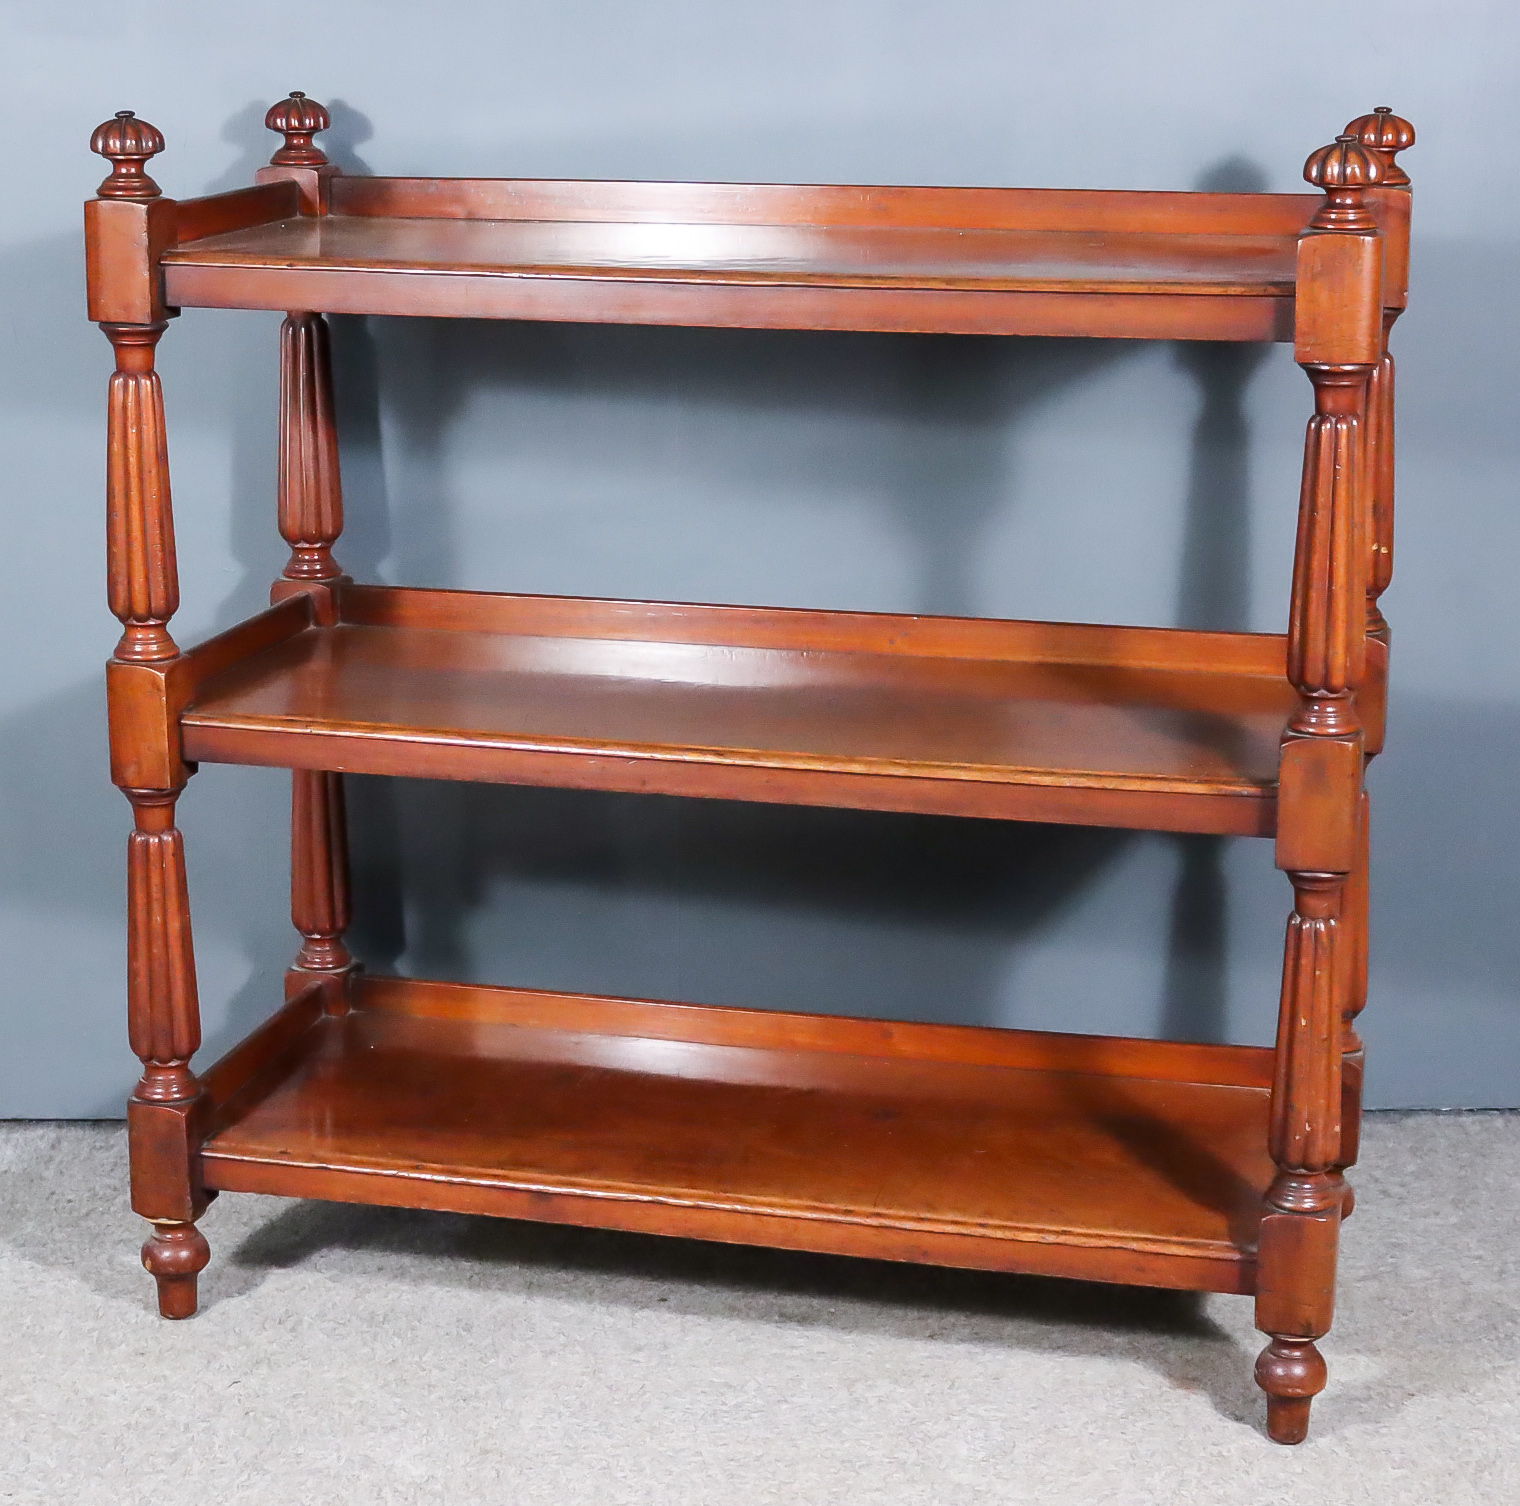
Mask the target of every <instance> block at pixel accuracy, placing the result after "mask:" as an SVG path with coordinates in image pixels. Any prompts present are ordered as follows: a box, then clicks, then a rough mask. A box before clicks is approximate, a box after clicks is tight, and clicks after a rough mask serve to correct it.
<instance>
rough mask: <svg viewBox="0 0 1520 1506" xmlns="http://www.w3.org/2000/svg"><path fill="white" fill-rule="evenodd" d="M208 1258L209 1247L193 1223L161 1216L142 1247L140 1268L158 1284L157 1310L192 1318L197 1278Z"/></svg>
mask: <svg viewBox="0 0 1520 1506" xmlns="http://www.w3.org/2000/svg"><path fill="white" fill-rule="evenodd" d="M210 1259H211V1246H210V1245H208V1244H207V1243H206V1236H205V1235H204V1234H202V1233H201V1231H200V1230H199V1229H197V1228H196V1227H195V1225H194V1224H181V1223H172V1222H170V1221H168V1220H166V1219H160V1220H158V1221H157V1222H156V1223H155V1224H154V1225H153V1233H152V1234H151V1235H149V1237H148V1240H147V1242H146V1243H145V1244H144V1245H143V1247H142V1263H143V1269H144V1270H146V1271H147V1272H148V1273H149V1274H150V1275H151V1276H152V1277H153V1279H154V1280H155V1281H156V1282H157V1283H158V1311H159V1314H160V1316H162V1317H165V1318H193V1317H194V1316H195V1310H196V1306H197V1303H198V1298H197V1293H196V1278H197V1277H198V1276H199V1275H200V1273H201V1272H202V1271H203V1270H205V1269H206V1263H207V1261H209V1260H210Z"/></svg>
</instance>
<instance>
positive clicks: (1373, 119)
mask: <svg viewBox="0 0 1520 1506" xmlns="http://www.w3.org/2000/svg"><path fill="white" fill-rule="evenodd" d="M1346 130H1347V133H1348V134H1349V135H1352V136H1355V137H1356V139H1357V140H1358V141H1360V142H1361V143H1362V145H1363V146H1365V147H1367V148H1368V149H1369V150H1371V151H1374V152H1376V153H1377V155H1378V160H1379V161H1380V162H1381V163H1382V167H1383V182H1384V183H1385V184H1393V185H1397V186H1402V185H1404V184H1406V183H1408V182H1409V174H1408V173H1406V172H1405V171H1404V169H1403V168H1402V167H1400V166H1399V164H1398V163H1397V162H1396V161H1394V158H1395V157H1396V156H1397V155H1398V154H1399V153H1400V152H1402V151H1403V150H1404V148H1405V147H1408V146H1413V145H1414V127H1413V126H1412V125H1410V123H1409V122H1408V121H1407V120H1404V119H1402V118H1401V117H1399V116H1397V115H1395V114H1394V113H1393V111H1392V110H1390V109H1389V108H1388V106H1387V105H1379V106H1378V107H1377V109H1375V110H1374V111H1373V112H1372V114H1370V115H1358V116H1357V118H1356V119H1355V120H1353V121H1352V122H1351V124H1350V125H1348V126H1347V127H1346Z"/></svg>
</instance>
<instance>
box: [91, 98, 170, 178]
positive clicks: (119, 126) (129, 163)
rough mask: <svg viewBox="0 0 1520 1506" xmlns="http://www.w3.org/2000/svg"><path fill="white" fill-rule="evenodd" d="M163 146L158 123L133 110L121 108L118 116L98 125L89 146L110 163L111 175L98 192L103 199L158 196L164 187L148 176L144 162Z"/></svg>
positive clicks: (157, 152)
mask: <svg viewBox="0 0 1520 1506" xmlns="http://www.w3.org/2000/svg"><path fill="white" fill-rule="evenodd" d="M163 149H164V138H163V133H162V132H161V131H160V130H159V129H158V127H157V126H154V125H149V124H148V122H147V121H146V120H139V119H138V118H137V117H136V116H135V115H134V114H133V113H132V112H131V111H130V110H118V111H117V112H116V115H115V118H114V119H112V120H108V121H106V123H105V124H104V125H98V126H96V127H95V134H94V135H93V136H91V137H90V150H91V151H92V152H99V153H100V155H101V156H102V157H105V158H107V159H109V161H110V163H111V176H110V177H109V178H107V179H106V180H105V182H104V183H102V184H101V185H100V187H99V188H97V189H96V190H95V192H96V193H97V194H98V195H99V196H100V197H101V198H102V199H156V198H159V197H160V196H161V195H162V193H163V189H161V188H160V187H159V186H158V184H157V183H155V182H154V181H153V179H152V178H150V177H149V176H148V173H147V169H146V167H145V166H144V164H145V163H146V162H147V160H148V158H149V157H156V156H157V155H158V154H159V153H160V152H161V151H163Z"/></svg>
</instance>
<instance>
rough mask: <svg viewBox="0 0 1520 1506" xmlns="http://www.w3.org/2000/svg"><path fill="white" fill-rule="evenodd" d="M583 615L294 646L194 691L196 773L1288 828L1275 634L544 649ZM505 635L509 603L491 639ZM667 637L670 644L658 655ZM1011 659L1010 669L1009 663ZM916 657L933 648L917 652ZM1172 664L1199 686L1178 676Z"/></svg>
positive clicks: (894, 622)
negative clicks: (1214, 639)
mask: <svg viewBox="0 0 1520 1506" xmlns="http://www.w3.org/2000/svg"><path fill="white" fill-rule="evenodd" d="M411 594H413V593H409V592H404V591H395V592H391V593H386V596H385V598H384V599H385V600H386V601H387V602H388V603H389V605H383V604H381V602H380V600H379V599H378V598H379V595H380V593H376V592H373V591H366V592H364V593H345V595H344V601H345V603H347V602H352V601H356V600H357V601H358V602H359V603H360V604H361V607H360V610H361V615H368V616H370V617H371V618H379V619H380V620H385V619H386V618H387V617H395V618H397V619H398V620H402V621H408V622H411V621H419V620H420V621H424V622H425V621H428V620H430V618H429V604H426V603H424V604H419V605H418V606H416V607H411V606H408V605H406V604H405V603H404V598H406V597H408V596H410V595H411ZM422 594H426V595H428V596H430V597H431V599H432V604H436V605H438V606H439V607H440V608H441V612H442V616H441V617H440V618H434V619H431V620H444V621H446V620H449V619H450V617H452V618H453V619H454V620H459V619H461V618H465V619H466V620H467V619H468V615H469V608H468V607H467V606H466V605H465V604H464V603H463V602H461V601H458V600H457V599H455V600H454V601H450V600H447V599H446V597H445V593H422ZM574 606H575V604H574V603H571V602H566V601H563V600H562V601H559V602H557V603H556V602H552V601H540V602H537V603H532V602H526V601H524V602H521V603H520V614H521V615H520V622H521V625H522V626H524V627H526V628H528V631H527V632H519V633H506V632H472V631H464V630H460V631H441V630H438V629H433V628H427V627H411V626H406V627H401V626H394V627H391V626H387V627H378V626H368V625H358V624H350V625H340V626H338V627H336V628H333V629H317V630H313V631H309V632H307V633H303V634H300V635H298V636H296V637H293V638H288V639H285V640H284V641H282V642H280V643H278V644H276V645H275V646H274V647H272V648H271V649H270V650H269V651H268V652H266V653H265V654H263V655H261V656H259V657H258V658H256V659H250V660H247V661H245V662H244V663H242V664H241V665H239V666H237V667H235V668H233V669H231V670H229V671H228V672H227V673H226V674H224V675H222V676H220V677H218V678H217V679H216V680H215V681H212V682H210V683H207V684H205V685H204V686H203V687H202V688H201V689H200V691H199V692H198V694H197V696H196V698H195V702H194V704H193V705H192V706H191V708H190V709H189V710H188V711H187V712H186V713H185V716H184V719H183V725H184V730H185V737H186V750H187V756H188V757H191V758H194V759H197V760H205V761H212V762H217V761H236V762H255V763H265V762H267V763H273V764H276V765H285V766H289V765H291V764H295V765H296V766H297V767H309V768H325V769H336V770H340V771H345V772H368V773H399V772H402V771H403V769H404V770H407V771H409V772H412V773H420V772H425V773H427V774H429V775H431V776H434V777H443V778H465V779H470V778H474V779H481V778H485V779H496V780H504V781H511V782H518V783H533V784H555V785H563V786H567V787H587V786H591V787H599V788H633V789H638V790H660V791H664V792H666V793H683V794H696V795H708V796H718V797H726V798H741V799H752V800H754V799H758V800H767V799H770V800H775V799H778V798H780V799H785V800H795V801H800V802H802V803H811V804H840V805H852V806H857V807H860V808H867V809H873V808H886V809H928V810H937V811H941V812H944V813H947V814H981V815H999V816H1005V817H1011V818H1013V819H1040V815H1041V814H1044V813H1047V812H1048V813H1055V814H1057V817H1058V819H1062V820H1069V821H1077V822H1083V823H1086V824H1120V823H1123V824H1128V823H1129V822H1131V821H1134V822H1138V823H1152V824H1161V823H1165V824H1167V826H1168V827H1169V828H1170V827H1171V826H1172V824H1173V823H1176V824H1178V825H1182V826H1183V829H1191V830H1212V831H1225V832H1230V831H1240V830H1245V831H1247V832H1258V833H1259V832H1261V831H1262V830H1263V828H1264V826H1266V829H1268V830H1270V826H1269V825H1268V823H1270V821H1271V817H1272V802H1273V795H1274V793H1275V789H1274V786H1275V778H1276V772H1277V763H1278V754H1277V745H1278V741H1279V739H1280V736H1281V729H1282V725H1283V721H1284V720H1285V718H1286V717H1287V715H1288V713H1289V712H1290V711H1291V709H1292V707H1293V695H1292V691H1291V688H1290V687H1289V686H1288V685H1287V683H1286V682H1285V681H1284V680H1283V679H1282V678H1280V677H1279V675H1274V674H1271V673H1270V672H1266V666H1267V665H1270V664H1272V663H1276V664H1278V665H1280V664H1281V662H1282V661H1281V657H1280V656H1281V653H1282V645H1281V640H1280V639H1275V640H1274V639H1262V640H1255V639H1252V638H1250V637H1247V636H1245V635H1240V636H1238V637H1235V638H1230V637H1229V636H1228V635H1220V647H1221V649H1222V651H1223V652H1224V653H1225V654H1227V655H1233V656H1234V657H1235V660H1236V662H1238V663H1240V664H1241V665H1242V666H1243V668H1242V670H1240V671H1236V672H1230V670H1228V669H1223V668H1222V667H1221V668H1216V669H1215V670H1213V671H1212V672H1211V671H1210V670H1208V669H1205V668H1203V667H1202V665H1201V663H1200V662H1199V658H1198V650H1199V645H1198V644H1197V643H1196V642H1193V643H1189V642H1188V641H1187V639H1188V635H1186V634H1181V633H1177V634H1170V635H1167V634H1160V633H1156V632H1154V631H1148V630H1130V629H1124V628H1087V629H1076V628H1064V627H1062V626H1061V625H1056V624H1018V623H1001V624H966V625H965V629H966V630H965V632H964V639H965V642H966V645H967V655H968V656H967V657H965V658H955V657H951V656H950V654H949V653H947V652H945V650H947V649H949V648H951V647H953V644H954V642H955V641H956V634H957V629H958V627H959V625H958V624H957V623H956V622H955V621H954V620H953V619H937V620H936V619H922V618H920V619H907V618H890V617H882V618H879V619H870V618H865V617H859V618H856V619H855V620H854V622H853V623H851V622H848V621H838V622H836V623H835V625H834V628H833V631H832V636H833V638H834V640H835V642H837V643H839V644H840V645H841V647H840V648H839V649H838V650H835V649H832V648H828V649H825V648H823V647H815V648H812V649H809V648H808V647H807V646H806V641H805V636H804V635H805V633H806V631H807V627H806V621H805V619H806V618H808V617H809V616H814V615H821V614H787V613H779V612H770V611H764V610H761V609H742V610H734V609H730V610H726V611H725V610H724V609H701V608H697V609H688V608H684V607H676V606H667V607H659V606H657V605H656V604H652V603H586V604H585V607H584V611H585V623H586V624H587V625H588V626H589V625H591V624H595V623H597V622H598V621H608V622H613V623H617V620H618V619H619V618H621V619H622V621H621V622H620V623H617V627H618V631H619V632H620V636H619V637H617V638H600V637H579V636H576V637H570V636H566V637H558V636H555V637H551V636H544V635H540V634H537V633H534V632H533V631H532V629H533V628H534V627H547V626H548V625H549V624H550V623H551V622H552V621H553V620H554V619H555V617H557V616H563V615H564V614H566V613H567V612H569V611H571V610H573V609H574ZM345 610H347V607H346V606H345ZM511 615H512V613H511V607H510V606H509V605H508V604H505V603H502V604H498V606H497V607H496V608H491V607H486V606H483V607H482V608H481V609H480V612H479V613H478V618H479V620H482V621H485V622H487V623H489V622H491V621H492V620H493V618H494V620H495V621H496V622H498V623H502V622H505V621H508V620H510V616H511ZM794 615H795V616H798V617H801V618H803V619H804V621H802V622H798V621H794V620H793V617H794ZM688 616H689V618H690V620H687V619H688ZM852 628H853V629H854V631H853V633H852ZM635 629H641V630H642V631H644V632H646V633H648V634H649V635H650V636H649V637H648V638H645V639H634V638H632V637H631V636H629V634H630V633H631V631H633V630H635ZM582 630H583V631H585V630H586V629H585V628H583V629H582ZM667 630H668V631H669V633H670V636H671V637H672V638H674V639H675V640H676V641H674V642H668V641H662V638H661V637H660V636H659V635H661V634H663V633H664V632H666V631H667ZM993 630H1000V631H993ZM1132 634H1133V635H1134V636H1133V638H1132V636H1131V635H1132ZM899 635H900V636H899ZM693 637H699V638H701V637H705V638H706V639H707V641H706V642H701V641H697V642H692V641H690V640H691V639H692V638H693ZM789 638H790V639H791V640H792V642H793V643H794V645H795V646H792V647H781V646H780V645H782V644H785V643H786V642H787V641H788V639H789ZM852 638H853V640H854V641H856V642H876V643H882V642H884V641H885V642H892V640H894V638H895V639H896V640H897V641H896V643H895V646H894V647H892V648H890V649H889V650H888V651H886V652H879V651H870V650H866V649H864V648H847V647H844V645H845V644H848V643H849V642H851V641H852ZM999 639H1001V642H1002V645H1003V646H1004V652H1006V653H1007V655H1008V657H1007V658H995V657H993V656H992V652H991V651H992V650H993V649H994V647H995V645H996V644H997V642H998V640H999ZM682 640H685V641H682ZM736 640H737V641H736ZM746 640H755V641H758V642H759V643H766V644H769V645H775V646H768V647H758V646H750V644H749V642H747V641H746ZM915 641H921V642H925V643H926V644H928V645H929V646H930V649H929V653H928V654H926V655H924V656H923V657H919V656H917V655H915V654H913V653H912V652H911V651H908V650H909V649H910V646H911V644H912V643H914V642H915ZM1173 644H1175V649H1176V653H1177V655H1178V657H1179V659H1180V662H1181V663H1182V664H1183V665H1184V666H1188V665H1190V664H1192V665H1196V666H1197V667H1191V668H1190V667H1183V668H1180V669H1171V668H1165V667H1162V664H1164V656H1165V653H1166V650H1167V648H1168V647H1170V646H1171V645H1173ZM936 647H938V649H939V653H935V648H936ZM1021 647H1023V648H1026V649H1027V650H1028V651H1029V652H1030V653H1031V656H1032V660H1031V661H1026V660H1024V659H1023V658H1022V657H1020V648H1021ZM1084 649H1085V652H1086V659H1085V662H1084V660H1083V657H1082V653H1083V650H1084ZM973 653H975V654H976V655H977V656H976V657H972V656H971V655H972V654H973ZM1135 661H1138V662H1135ZM1158 661H1160V662H1158ZM1036 813H1039V814H1036Z"/></svg>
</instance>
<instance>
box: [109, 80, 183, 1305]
mask: <svg viewBox="0 0 1520 1506" xmlns="http://www.w3.org/2000/svg"><path fill="white" fill-rule="evenodd" d="M90 146H91V148H92V150H94V151H96V152H98V153H100V155H101V156H103V157H105V158H107V159H108V160H109V161H110V163H111V175H110V176H109V177H108V178H107V179H106V180H105V182H103V183H102V184H101V185H100V188H99V189H98V191H97V198H96V200H95V202H94V203H93V204H91V205H90V206H89V209H88V211H87V216H86V220H87V226H88V229H89V237H88V241H89V244H88V255H87V262H88V264H89V270H90V300H91V309H92V312H94V313H95V314H96V317H97V318H99V317H101V313H102V311H104V310H110V311H111V312H110V313H107V314H106V315H105V318H104V319H103V322H102V323H101V328H102V330H103V331H104V332H105V335H106V337H107V339H109V340H110V342H111V348H112V350H113V351H114V352H115V356H116V370H115V372H114V373H113V375H112V377H111V381H110V389H109V408H108V421H107V451H106V546H107V596H108V599H109V601H110V606H111V610H112V612H113V613H115V615H116V616H117V618H118V619H120V621H121V625H122V635H121V640H120V642H118V643H117V645H116V652H115V654H114V655H113V658H112V661H111V665H110V667H109V670H108V673H107V683H108V686H109V692H110V702H111V742H112V767H113V770H115V771H117V779H118V782H119V783H120V784H122V785H123V786H124V793H125V794H126V796H127V798H128V799H129V800H130V801H131V803H132V815H133V823H134V830H133V832H132V834H131V836H130V837H129V838H128V840H127V1030H128V1036H129V1039H130V1041H131V1045H132V1050H133V1052H134V1053H135V1054H136V1055H137V1057H138V1059H139V1060H140V1061H141V1062H142V1065H143V1071H142V1076H141V1078H140V1079H139V1080H138V1083H137V1086H136V1088H135V1089H134V1090H133V1093H132V1096H131V1098H130V1099H129V1100H128V1103H127V1133H128V1142H129V1148H130V1153H131V1169H132V1207H133V1209H134V1210H135V1211H136V1212H137V1213H139V1214H141V1215H142V1216H143V1217H144V1218H146V1219H148V1220H149V1222H151V1223H152V1225H153V1234H152V1235H151V1236H150V1237H149V1239H148V1241H147V1243H146V1244H144V1246H143V1250H142V1259H143V1264H144V1265H145V1266H146V1267H147V1269H148V1270H149V1271H150V1272H151V1273H152V1275H153V1277H154V1278H155V1280H156V1281H157V1284H158V1306H159V1311H160V1312H161V1313H162V1314H163V1315H164V1316H165V1317H168V1318H188V1317H190V1316H191V1314H193V1313H194V1312H195V1308H196V1278H197V1276H198V1275H199V1273H200V1271H201V1270H202V1268H203V1267H204V1266H205V1264H206V1261H207V1259H208V1257H209V1254H210V1252H209V1250H208V1248H207V1245H206V1240H205V1237H204V1236H203V1235H202V1234H201V1233H200V1231H199V1230H198V1229H197V1228H196V1227H195V1221H196V1219H197V1218H199V1217H200V1215H201V1213H202V1212H203V1211H204V1210H205V1207H206V1203H207V1201H208V1196H207V1193H206V1190H205V1188H204V1187H203V1186H202V1185H201V1180H200V1174H199V1149H200V1138H201V1118H202V1104H203V1097H202V1093H201V1087H200V1084H199V1083H198V1082H197V1080H196V1077H195V1074H194V1072H193V1071H192V1070H191V1066H190V1062H191V1058H192V1057H193V1056H194V1055H195V1052H196V1051H197V1049H198V1048H199V1047H200V1041H201V1027H200V1005H199V1002H198V999H197V996H196V987H195V954H194V947H193V944H192V941H191V930H190V900H189V893H188V890H187V887H186V882H185V853H184V840H183V838H182V837H181V835H180V833H179V830H178V828H177V827H176V826H175V824H174V809H175V803H176V802H177V800H178V799H179V795H180V791H181V790H182V789H183V787H184V781H185V779H186V778H187V777H188V771H187V769H186V766H185V765H184V763H183V761H182V760H181V758H180V756H179V749H178V744H177V739H176V738H175V736H174V735H172V734H171V733H169V732H167V731H166V729H165V724H164V722H163V721H162V719H161V718H160V719H158V720H157V721H156V722H155V720H154V718H152V717H150V716H144V715H142V711H143V707H144V705H147V704H152V703H153V700H154V687H155V685H157V686H158V688H159V689H160V690H161V688H162V682H161V681H159V680H157V679H156V677H157V676H160V675H162V674H163V672H164V671H165V669H166V667H167V666H169V665H170V664H172V663H173V661H174V660H175V659H177V658H178V657H179V648H178V646H177V645H176V644H175V642H174V639H173V637H172V636H171V635H170V632H169V619H170V618H171V617H172V616H173V615H174V612H175V609H176V608H177V607H178V605H179V578H178V573H177V568H176V563H175V556H174V515H173V509H172V507H171V504H170V498H169V448H168V438H167V432H166V428H165V423H164V398H163V390H162V388H161V386H160V384H159V380H158V375H157V373H156V372H155V370H154V353H155V350H156V347H157V345H158V341H159V339H160V337H161V336H162V335H163V332H164V329H165V327H166V326H165V320H164V317H163V315H164V313H165V312H167V311H165V310H163V309H162V308H161V307H160V304H159V297H158V293H157V287H158V283H157V273H158V269H157V265H156V250H155V247H156V246H158V245H159V244H161V242H160V241H159V240H158V238H157V237H158V236H159V234H160V232H161V228H162V227H161V224H160V221H161V220H162V215H161V214H160V211H161V210H162V209H163V207H164V206H163V205H162V204H161V203H159V202H158V201H160V200H161V198H162V194H161V191H160V189H159V187H158V184H157V183H155V182H154V181H153V179H152V178H150V177H149V176H148V174H147V172H146V170H145V169H146V164H147V162H148V160H149V159H150V158H151V157H153V156H155V155H156V154H157V153H158V152H160V151H162V150H163V146H164V140H163V137H162V135H161V134H160V133H159V132H158V131H157V130H156V129H155V128H154V127H153V126H151V125H149V124H148V122H147V121H144V120H139V119H137V118H136V116H134V115H133V114H132V113H131V112H130V111H125V110H124V111H121V112H120V113H119V114H118V115H117V116H116V117H115V119H113V120H108V121H106V122H105V124H104V125H102V126H100V127H99V128H98V129H97V130H96V132H95V134H94V135H93V137H92V138H91V141H90ZM155 227H158V228H155ZM125 310H131V311H133V312H139V311H140V312H141V313H142V314H143V316H144V317H142V318H141V320H140V321H139V322H120V311H125ZM128 770H130V771H137V773H136V775H134V774H132V773H124V772H122V771H128ZM144 774H146V775H147V776H148V779H151V781H152V787H150V788H141V787H139V786H140V785H141V784H142V783H144V782H146V781H145V780H144V779H143V778H142V777H141V776H142V775H144Z"/></svg>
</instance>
